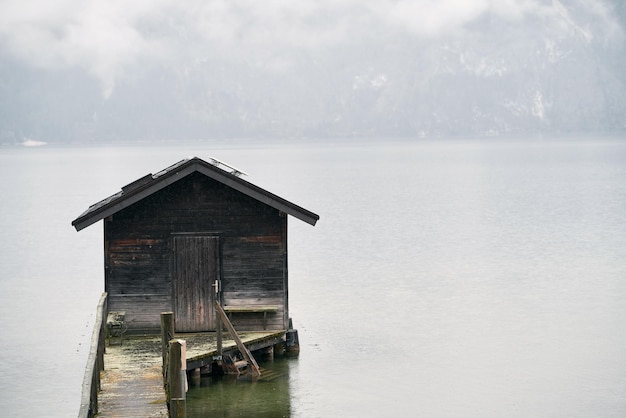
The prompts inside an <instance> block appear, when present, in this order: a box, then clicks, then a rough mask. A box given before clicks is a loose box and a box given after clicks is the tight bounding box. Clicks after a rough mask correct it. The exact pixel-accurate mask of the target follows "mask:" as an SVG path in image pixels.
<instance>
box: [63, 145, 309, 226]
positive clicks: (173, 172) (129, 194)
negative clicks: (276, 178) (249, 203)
mask: <svg viewBox="0 0 626 418" xmlns="http://www.w3.org/2000/svg"><path fill="white" fill-rule="evenodd" d="M213 161H215V163H216V165H219V164H223V163H221V162H220V161H218V160H213ZM216 165H214V164H210V163H208V162H206V161H204V160H202V159H200V158H198V157H193V158H188V159H185V160H182V161H179V162H177V163H176V164H174V165H172V166H170V167H168V168H166V169H165V170H162V171H159V172H158V173H156V174H147V175H145V176H143V177H141V178H140V179H138V180H135V181H134V182H132V183H130V184H128V185H126V186H124V187H122V190H121V191H120V192H118V193H116V194H114V195H112V196H109V197H107V198H106V199H104V200H101V201H100V202H98V203H95V204H93V205H91V206H90V207H89V209H87V210H86V211H85V212H83V214H82V215H80V216H79V217H78V218H76V219H74V220H73V221H72V225H73V226H74V227H75V228H76V230H77V231H80V230H81V229H84V228H86V227H88V226H89V225H91V224H94V223H96V222H98V221H99V220H101V219H104V218H106V217H108V216H111V215H113V214H115V213H117V212H119V211H120V210H122V209H124V208H127V207H128V206H130V205H132V204H133V203H136V202H138V201H140V200H142V199H144V198H146V197H147V196H150V195H151V194H153V193H155V192H157V191H159V190H161V189H163V188H165V187H167V186H169V185H170V184H172V183H175V182H177V181H178V180H181V179H183V178H185V177H187V176H188V175H189V174H191V173H195V172H199V173H202V174H204V175H205V176H207V177H210V178H212V179H213V180H216V181H218V182H220V183H222V184H225V185H226V186H228V187H230V188H232V189H235V190H237V191H239V192H241V193H243V194H245V195H248V196H250V197H252V198H254V199H256V200H258V201H259V202H262V203H265V204H266V205H269V206H271V207H273V208H275V209H277V210H279V211H282V212H284V213H287V214H289V215H292V216H294V217H296V218H298V219H300V220H302V221H304V222H306V223H308V224H311V225H315V223H316V222H317V221H318V220H319V218H320V217H319V216H318V215H316V214H315V213H313V212H310V211H308V210H306V209H304V208H302V207H300V206H298V205H296V204H293V203H291V202H289V201H287V200H285V199H283V198H281V197H279V196H276V195H275V194H272V193H270V192H268V191H267V190H264V189H262V188H260V187H258V186H255V185H254V184H252V183H249V182H247V181H245V180H243V179H241V178H239V177H238V175H239V174H242V172H240V171H238V170H236V169H233V172H231V173H229V172H227V171H225V170H222V169H221V168H218V167H217V166H216ZM224 165H225V164H224ZM226 166H227V165H226ZM227 167H229V166H227ZM230 168H232V167H230Z"/></svg>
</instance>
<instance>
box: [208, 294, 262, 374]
mask: <svg viewBox="0 0 626 418" xmlns="http://www.w3.org/2000/svg"><path fill="white" fill-rule="evenodd" d="M215 310H216V311H217V312H218V313H219V315H220V318H221V319H222V323H223V324H224V325H226V329H228V332H229V333H230V335H231V336H232V337H233V340H235V343H236V344H237V348H239V351H240V352H241V354H242V355H243V357H244V359H245V360H246V361H247V362H248V365H249V367H250V374H251V375H252V376H257V377H258V376H261V371H260V370H259V365H258V364H257V362H256V360H255V359H254V357H252V353H251V352H250V350H248V347H246V345H245V344H244V343H243V341H241V338H239V335H238V334H237V331H235V327H233V324H231V322H230V320H229V319H228V315H226V312H224V309H222V306H221V305H220V304H219V302H218V301H215Z"/></svg>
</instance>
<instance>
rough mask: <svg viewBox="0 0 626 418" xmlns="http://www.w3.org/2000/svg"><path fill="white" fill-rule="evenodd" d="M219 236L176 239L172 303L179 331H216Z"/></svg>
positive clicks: (181, 237)
mask: <svg viewBox="0 0 626 418" xmlns="http://www.w3.org/2000/svg"><path fill="white" fill-rule="evenodd" d="M218 244H219V240H218V237H210V236H209V237H198V236H180V237H174V278H173V282H174V285H173V293H174V294H173V296H174V297H173V303H174V318H175V321H176V331H180V332H199V331H214V330H215V322H216V321H215V307H214V306H213V301H214V300H215V288H214V284H215V281H216V280H219V251H218V248H219V247H218Z"/></svg>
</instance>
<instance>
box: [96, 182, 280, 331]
mask: <svg viewBox="0 0 626 418" xmlns="http://www.w3.org/2000/svg"><path fill="white" fill-rule="evenodd" d="M104 229H105V290H106V291H107V292H108V293H109V309H110V310H111V311H116V310H124V311H126V321H127V323H128V325H129V330H130V331H134V332H154V331H158V329H159V327H160V313H161V312H165V311H171V310H173V306H172V303H173V301H172V275H173V237H174V236H176V235H177V234H186V235H187V234H188V235H211V236H218V237H219V247H220V270H221V278H222V291H223V293H222V297H223V300H222V302H223V304H225V305H237V304H240V305H254V304H258V305H268V304H271V305H278V306H279V311H278V312H277V313H275V314H271V315H268V317H267V319H268V322H267V328H268V329H286V327H287V321H288V312H287V217H286V216H284V215H282V214H281V213H280V212H279V211H278V210H276V209H274V208H272V207H270V206H268V205H266V204H264V203H261V202H259V201H257V200H255V199H253V198H251V197H249V196H246V195H244V194H243V193H240V192H238V191H236V190H234V189H232V188H230V187H228V186H226V185H224V184H222V183H220V182H217V181H215V180H212V179H211V178H209V177H207V176H205V175H203V174H201V173H198V172H195V173H192V174H189V175H188V176H186V177H185V178H183V179H181V180H179V181H177V182H175V183H173V184H171V185H169V186H167V187H165V188H164V189H162V190H159V191H158V192H156V193H154V194H152V195H150V196H147V197H146V198H144V199H143V200H140V201H138V202H136V203H134V204H133V205H131V206H129V207H127V208H125V209H123V210H121V211H119V212H117V213H115V214H114V215H113V216H111V217H108V218H106V219H105V220H104ZM233 323H234V325H235V327H236V328H238V329H242V330H254V329H261V328H262V320H261V317H260V316H259V315H255V314H249V315H248V314H245V315H237V316H236V317H234V318H233Z"/></svg>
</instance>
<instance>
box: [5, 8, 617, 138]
mask: <svg viewBox="0 0 626 418" xmlns="http://www.w3.org/2000/svg"><path fill="white" fill-rule="evenodd" d="M585 4H586V3H583V2H581V3H574V5H567V6H565V5H564V4H561V3H560V2H558V1H553V2H552V4H551V5H548V6H546V7H545V10H547V12H545V13H536V14H527V15H524V16H521V17H519V18H516V19H512V18H507V17H503V16H502V15H501V14H498V13H495V12H493V11H485V12H483V13H481V14H480V15H478V16H476V17H474V18H472V19H471V20H468V21H467V22H464V24H463V25H460V26H459V27H456V28H454V30H450V31H444V32H439V33H435V34H430V35H423V34H420V35H418V34H415V33H412V32H411V31H407V30H403V29H402V28H398V27H390V26H389V25H388V24H386V23H385V22H383V21H369V22H367V23H361V24H360V25H362V26H361V27H359V29H358V30H357V31H356V32H357V34H356V35H358V36H355V37H354V38H352V39H349V40H348V41H345V42H338V43H325V44H323V45H322V46H315V47H310V46H307V47H299V45H298V44H293V45H286V46H281V47H280V48H277V47H273V46H272V45H269V44H268V45H264V44H262V43H260V44H259V45H258V48H256V49H254V50H246V51H240V53H237V51H233V50H232V48H231V49H228V48H220V47H216V46H215V45H207V46H206V47H205V48H203V44H202V42H200V41H198V43H197V45H194V48H190V49H189V51H184V52H181V53H180V54H176V56H175V57H173V58H175V59H170V60H167V59H165V60H157V59H153V58H149V57H148V58H146V59H145V60H143V61H140V62H138V63H136V64H134V65H133V66H129V67H127V68H125V70H124V71H123V72H121V74H120V75H119V76H117V77H116V79H115V84H114V87H112V88H111V89H110V91H107V92H103V88H102V80H100V79H99V78H98V77H97V76H96V75H94V74H93V73H90V72H89V71H87V70H85V68H81V67H80V66H73V67H72V66H65V67H64V66H59V68H52V69H51V68H49V67H45V68H44V67H38V66H36V65H32V63H30V62H28V61H27V60H25V59H24V58H21V57H18V56H16V55H15V54H9V53H4V52H3V53H2V56H0V143H15V142H21V141H22V140H23V139H24V138H33V139H36V140H41V141H46V142H80V143H83V142H99V141H122V140H183V139H185V140H187V139H191V140H193V139H204V138H214V137H285V138H292V137H329V136H330V137H345V136H379V137H380V136H420V137H443V136H450V135H466V136H469V135H502V134H535V133H547V134H563V133H580V132H596V133H597V132H624V130H626V65H625V62H626V61H625V59H624V57H626V32H625V28H626V6H625V5H624V3H622V2H615V3H614V4H609V6H607V10H608V11H609V12H610V15H609V16H608V17H607V16H606V14H602V13H596V12H594V10H591V9H590V8H589V7H586V6H585ZM143 30H145V31H148V30H149V31H151V32H150V33H152V36H156V37H162V38H163V37H174V38H176V39H182V38H183V37H186V38H185V39H187V41H186V42H189V43H191V44H194V42H195V40H194V39H193V38H191V39H189V35H188V34H187V35H186V34H185V33H184V27H182V26H181V25H177V24H176V22H174V23H172V24H170V25H169V26H167V27H160V26H155V25H149V27H148V28H144V29H143ZM155 33H156V34H155ZM0 51H2V50H0Z"/></svg>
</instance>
